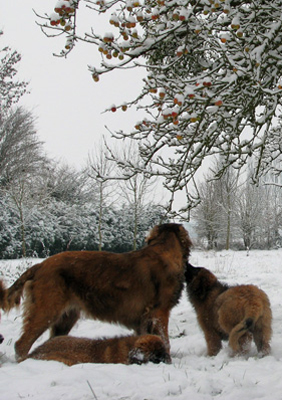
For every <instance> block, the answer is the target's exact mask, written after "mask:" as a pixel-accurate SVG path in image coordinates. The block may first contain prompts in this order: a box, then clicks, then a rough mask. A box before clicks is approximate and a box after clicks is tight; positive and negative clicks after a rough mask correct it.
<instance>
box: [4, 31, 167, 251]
mask: <svg viewBox="0 0 282 400" xmlns="http://www.w3.org/2000/svg"><path fill="white" fill-rule="evenodd" d="M0 36H1V32H0ZM20 59H21V56H20V54H19V53H17V52H16V51H12V50H11V49H10V48H9V47H5V48H3V49H1V50H0V258H17V257H21V256H38V257H46V256H48V255H51V254H55V253H58V252H61V251H65V250H83V249H87V250H102V249H104V250H110V251H116V252H123V251H129V250H132V249H136V248H137V247H140V246H141V245H142V244H143V242H144V237H145V235H146V233H147V231H148V229H149V228H151V227H152V226H154V225H156V224H158V223H160V222H162V221H165V220H166V216H165V210H164V209H163V207H161V206H160V205H158V204H157V203H154V202H152V201H151V198H150V197H151V196H149V194H150V193H151V192H152V191H153V190H154V182H153V181H152V180H151V181H149V179H148V178H147V177H146V176H144V174H142V172H140V173H138V174H135V175H134V176H131V175H130V176H128V178H127V179H126V180H124V179H122V180H121V179H119V176H120V175H121V171H119V167H118V164H117V163H116V162H114V161H113V160H111V154H110V150H109V149H108V148H107V146H106V145H105V144H102V143H101V145H99V146H97V147H96V149H95V151H93V152H92V153H91V154H89V157H88V160H86V162H85V166H84V167H82V168H81V170H79V171H78V170H76V169H74V168H73V167H71V166H69V165H67V164H63V163H60V162H59V163H58V162H57V161H55V160H51V159H50V158H49V157H48V156H47V155H46V154H45V152H44V147H43V143H42V142H41V141H40V140H39V138H38V135H37V132H36V129H35V117H34V115H33V114H32V113H31V112H30V111H28V110H26V109H25V108H24V107H19V106H18V100H19V99H20V98H21V97H22V96H23V95H24V94H25V93H26V90H27V84H26V82H20V81H17V80H16V74H17V64H18V62H19V61H20ZM126 149H127V150H126ZM122 157H130V158H131V159H133V158H136V159H137V158H138V152H137V148H133V146H132V145H130V146H127V147H126V148H125V149H124V150H123V152H122ZM110 175H115V177H116V179H110Z"/></svg>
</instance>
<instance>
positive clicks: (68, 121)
mask: <svg viewBox="0 0 282 400" xmlns="http://www.w3.org/2000/svg"><path fill="white" fill-rule="evenodd" d="M55 4H56V0H48V1H46V0H9V1H7V0H0V16H1V17H0V29H2V30H3V31H4V35H3V36H1V39H0V40H1V48H3V47H4V46H6V45H8V46H10V47H11V48H12V49H15V50H17V51H18V52H19V53H20V54H21V55H22V61H21V63H20V65H19V68H18V71H19V73H18V77H19V78H20V79H21V80H28V81H29V82H30V84H29V89H30V92H31V93H30V94H28V95H25V96H24V97H23V98H22V100H21V104H22V105H24V106H25V107H27V108H28V109H29V110H32V111H33V113H34V115H35V116H36V117H37V131H38V135H39V138H40V139H41V140H43V141H44V142H45V150H46V152H47V154H48V155H49V156H51V157H55V158H59V159H61V160H65V161H67V162H69V163H71V164H73V165H75V166H78V167H79V166H81V165H83V164H84V163H85V162H86V159H87V156H88V153H89V152H90V151H91V150H92V149H93V148H94V146H95V143H96V144H97V143H98V142H99V138H101V137H102V135H106V137H109V136H110V135H109V134H108V132H107V130H106V129H105V125H107V126H108V127H109V128H110V129H111V130H119V129H121V128H122V129H125V130H129V129H130V127H132V126H133V125H134V122H136V121H137V120H138V116H137V115H136V113H135V112H128V111H127V112H126V113H124V112H122V111H117V112H116V113H103V111H104V110H105V109H106V108H108V107H110V106H111V104H112V103H116V104H120V103H122V102H123V101H125V100H131V99H133V98H134V94H138V91H139V90H140V88H141V86H142V79H141V76H142V73H141V71H140V72H139V73H138V72H137V71H135V72H133V71H120V72H115V73H110V74H108V75H107V74H106V75H103V76H102V77H101V80H100V82H99V83H95V82H94V81H93V80H92V77H91V74H90V72H89V71H88V67H87V65H89V64H90V65H96V66H99V62H100V56H99V53H98V50H97V48H96V46H91V45H83V44H80V45H77V46H76V48H75V50H74V51H73V52H72V53H71V54H70V55H69V56H68V58H67V59H64V58H58V57H54V56H53V53H59V52H60V50H61V48H62V44H63V43H64V42H65V41H63V42H62V40H60V39H58V38H57V39H52V38H46V37H45V36H44V35H43V33H42V32H41V30H40V28H39V27H38V26H37V25H36V22H35V21H36V20H37V21H38V18H37V17H36V16H35V14H34V12H33V10H32V9H35V10H36V11H37V12H38V13H39V14H44V13H48V14H50V13H51V12H52V10H53V7H54V6H55ZM79 12H80V18H81V21H82V22H83V23H84V24H85V26H86V27H90V26H91V25H94V26H95V28H98V27H100V31H101V33H103V32H108V31H112V29H111V28H112V27H111V25H110V24H109V22H108V21H107V20H106V21H105V20H104V21H102V20H101V19H99V17H97V16H96V14H95V13H94V12H91V11H90V12H89V11H88V12H86V11H85V9H84V8H83V7H81V6H80V10H79ZM98 25H99V26H98Z"/></svg>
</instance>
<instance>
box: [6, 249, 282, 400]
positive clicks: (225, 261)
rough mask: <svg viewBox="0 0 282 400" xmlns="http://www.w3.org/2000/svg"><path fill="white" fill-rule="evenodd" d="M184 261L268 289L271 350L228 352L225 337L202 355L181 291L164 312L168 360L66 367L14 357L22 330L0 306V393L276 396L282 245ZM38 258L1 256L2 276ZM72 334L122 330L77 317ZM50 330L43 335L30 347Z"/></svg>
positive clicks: (279, 394) (183, 398)
mask: <svg viewBox="0 0 282 400" xmlns="http://www.w3.org/2000/svg"><path fill="white" fill-rule="evenodd" d="M190 261H191V263H192V264H194V265H195V266H203V267H206V268H209V269H210V270H211V271H213V272H214V273H215V274H216V275H217V277H218V278H219V279H220V280H221V281H224V282H227V283H228V284H236V283H239V284H248V283H253V284H256V285H257V286H259V287H260V288H261V289H263V290H264V291H265V292H266V293H267V294H268V296H269V299H270V302H271V306H272V312H273V339H272V343H271V345H272V354H271V355H270V356H267V357H265V358H262V359H260V358H258V357H257V352H256V349H255V347H254V345H253V347H252V351H251V355H250V357H249V358H244V357H235V358H231V357H230V356H229V352H228V347H227V344H224V347H223V349H222V350H221V352H220V353H219V354H218V355H217V356H216V357H211V358H209V357H207V356H206V344H205V340H204V336H203V333H202V332H201V331H200V329H199V327H198V325H197V321H196V316H195V312H194V310H193V309H192V307H191V305H190V303H189V302H188V300H187V296H186V292H185V291H184V293H183V296H182V299H181V301H180V303H179V304H178V306H177V307H175V308H174V309H173V311H172V314H171V319H170V338H171V353H172V364H171V365H167V364H158V365H156V364H152V363H149V364H147V365H141V366H139V365H132V366H126V365H110V364H109V365H105V364H80V365H75V366H72V367H67V366H66V365H64V364H62V363H59V362H55V361H38V360H26V361H24V362H22V363H21V364H17V363H16V362H15V357H14V343H15V341H16V340H17V339H18V338H19V336H20V331H21V324H22V320H21V312H20V310H15V309H14V310H12V311H11V312H10V313H9V314H8V315H7V314H3V313H2V320H1V326H0V333H2V334H3V336H4V338H5V340H4V342H3V343H2V344H1V345H0V350H1V351H2V353H3V354H2V357H1V362H2V365H1V368H0V387H1V391H0V399H1V400H2V399H3V400H16V399H36V400H60V399H62V400H89V399H95V400H103V399H114V400H127V399H128V400H129V399H130V400H164V399H170V400H171V399H173V398H175V399H179V400H198V399H201V400H211V399H226V400H227V399H228V400H233V399H234V400H238V399H240V400H245V399H246V400H250V399H267V400H269V399H271V400H281V399H282V379H281V376H282V296H281V292H282V290H281V286H282V250H273V251H251V252H250V254H249V256H247V255H246V252H220V253H214V252H198V251H193V253H192V257H191V258H190ZM31 262H32V263H34V264H35V263H36V262H37V260H32V261H31V260H25V261H23V260H15V261H0V275H1V273H2V275H3V276H4V278H5V281H6V283H7V284H11V283H12V282H13V281H14V279H15V278H16V277H18V276H19V274H20V272H21V271H23V270H24V269H25V268H26V267H27V266H30V265H31ZM71 334H72V335H73V336H83V337H92V338H96V337H101V336H104V337H105V336H107V337H112V336H116V335H121V334H128V331H127V330H126V329H124V328H122V327H120V326H116V325H110V324H104V323H101V322H99V321H93V320H80V321H79V322H78V324H77V325H76V326H75V328H74V329H73V330H72V332H71ZM47 337H48V335H47V333H45V334H44V336H43V337H41V338H40V339H39V340H38V341H37V343H36V344H35V346H37V345H38V344H39V343H42V342H43V341H44V340H46V339H47Z"/></svg>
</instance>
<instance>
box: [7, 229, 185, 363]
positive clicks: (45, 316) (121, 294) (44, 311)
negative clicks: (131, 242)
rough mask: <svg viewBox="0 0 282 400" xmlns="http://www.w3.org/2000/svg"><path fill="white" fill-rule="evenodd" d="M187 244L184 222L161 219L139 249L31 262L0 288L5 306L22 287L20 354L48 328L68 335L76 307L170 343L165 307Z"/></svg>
mask: <svg viewBox="0 0 282 400" xmlns="http://www.w3.org/2000/svg"><path fill="white" fill-rule="evenodd" d="M191 245H192V243H191V240H190V238H189V236H188V233H187V231H186V230H185V229H184V227H183V226H182V225H179V224H163V225H158V226H155V227H154V228H153V229H152V230H151V232H150V234H149V236H148V237H147V245H146V246H145V247H144V248H142V249H141V250H136V251H132V252H129V253H123V254H115V253H109V252H105V251H100V252H99V251H70V252H64V253H59V254H57V255H54V256H52V257H49V258H47V259H46V260H44V261H43V262H42V263H40V264H36V265H34V266H33V267H31V268H29V269H28V270H27V271H26V272H24V273H23V274H22V276H21V277H20V278H19V279H18V280H17V281H16V282H15V283H14V284H13V285H12V286H11V287H10V288H9V289H7V290H5V291H4V294H3V289H2V291H1V290H0V299H1V298H2V303H1V306H2V308H3V309H4V310H6V311H8V310H9V309H11V308H12V307H15V306H17V305H19V304H20V299H21V296H22V294H23V290H24V288H25V289H26V299H25V304H24V317H23V334H22V336H21V337H20V339H19V340H18V341H17V342H16V345H15V349H16V355H17V357H18V359H19V360H20V359H21V358H23V357H25V356H26V355H27V353H28V351H29V349H30V347H31V346H32V344H33V343H34V342H35V341H36V339H37V338H38V337H39V336H40V335H41V334H42V333H43V332H44V331H45V330H46V329H48V328H51V337H53V336H59V335H67V334H68V333H69V331H70V330H71V328H72V327H73V326H74V324H75V323H76V322H77V320H78V318H79V316H80V311H84V312H85V313H86V314H87V315H88V316H89V317H92V318H96V319H100V320H101V321H107V322H115V323H120V324H122V325H124V326H126V327H127V328H129V329H134V330H135V332H136V333H137V334H138V335H140V334H144V333H152V334H157V335H160V336H161V337H162V338H163V340H164V341H165V343H166V346H167V348H169V338H168V319H169V313H170V310H171V309H172V307H174V306H175V305H176V304H177V302H178V300H179V297H180V294H181V291H182V288H183V284H184V270H185V263H186V260H187V257H188V256H189V254H190V247H191Z"/></svg>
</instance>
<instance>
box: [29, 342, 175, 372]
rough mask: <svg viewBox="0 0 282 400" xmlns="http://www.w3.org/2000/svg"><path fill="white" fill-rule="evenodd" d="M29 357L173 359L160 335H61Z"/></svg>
mask: <svg viewBox="0 0 282 400" xmlns="http://www.w3.org/2000/svg"><path fill="white" fill-rule="evenodd" d="M27 358H34V359H37V360H54V361H60V362H63V363H65V364H67V365H74V364H80V363H112V364H118V363H121V364H144V363H147V362H149V361H151V362H153V363H160V362H170V356H169V354H168V353H167V351H166V346H165V344H164V342H163V341H162V339H161V338H160V337H159V336H155V335H142V336H125V337H117V338H112V339H97V340H93V339H86V338H77V337H71V336H57V337H54V338H52V339H50V340H48V341H47V342H45V343H43V344H42V345H41V346H39V347H37V348H36V349H35V350H34V351H33V352H32V353H30V354H29V355H28V356H27Z"/></svg>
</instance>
